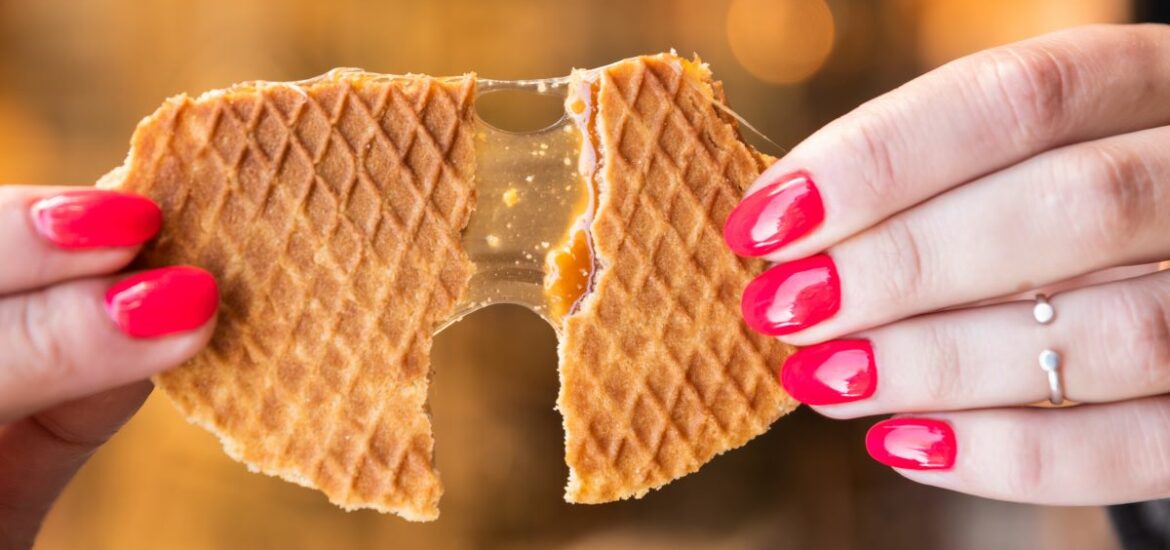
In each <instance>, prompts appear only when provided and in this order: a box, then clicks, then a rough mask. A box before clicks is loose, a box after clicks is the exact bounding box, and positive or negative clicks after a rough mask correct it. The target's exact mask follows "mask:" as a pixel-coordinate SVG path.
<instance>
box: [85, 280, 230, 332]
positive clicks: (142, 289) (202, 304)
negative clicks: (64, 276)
mask: <svg viewBox="0 0 1170 550" xmlns="http://www.w3.org/2000/svg"><path fill="white" fill-rule="evenodd" d="M218 304H219V288H218V287H217V286H216V284H215V277H212V276H211V274H210V273H208V272H206V271H204V270H202V269H199V268H197V267H189V266H178V267H164V268H161V269H153V270H151V271H146V272H143V273H139V274H137V275H133V276H130V277H127V278H125V279H123V280H121V281H119V282H118V283H116V284H115V285H114V286H112V287H110V289H109V290H107V291H106V313H108V314H109V316H110V319H113V320H114V323H116V324H117V325H118V328H119V329H121V330H122V332H125V333H126V334H128V335H130V336H133V337H135V338H152V337H155V336H163V335H166V334H174V333H176V332H186V331H188V330H192V329H195V328H198V327H200V326H202V325H203V323H206V322H207V321H209V320H210V319H211V317H212V316H213V315H215V310H216V307H217V306H218Z"/></svg>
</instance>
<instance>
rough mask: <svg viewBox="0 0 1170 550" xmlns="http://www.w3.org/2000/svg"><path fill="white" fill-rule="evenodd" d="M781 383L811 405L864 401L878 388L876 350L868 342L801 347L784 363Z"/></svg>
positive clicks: (797, 397) (841, 342) (799, 399)
mask: <svg viewBox="0 0 1170 550" xmlns="http://www.w3.org/2000/svg"><path fill="white" fill-rule="evenodd" d="M780 383H781V384H782V385H783V386H784V389H785V390H786V391H787V392H788V393H789V394H790V395H792V397H794V398H796V400H797V401H800V402H802V403H807V404H809V405H836V404H838V403H848V402H850V401H859V400H861V399H865V398H867V397H869V396H871V395H873V392H874V390H875V389H877V371H876V369H875V368H874V361H873V347H872V346H871V345H870V343H869V341H868V340H832V341H829V342H825V343H823V344H817V345H815V346H808V347H806V348H801V349H800V350H799V351H797V352H796V353H794V354H792V356H791V357H789V358H788V360H787V361H785V362H784V367H783V368H781V369H780Z"/></svg>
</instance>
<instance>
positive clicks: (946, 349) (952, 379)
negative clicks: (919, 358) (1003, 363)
mask: <svg viewBox="0 0 1170 550" xmlns="http://www.w3.org/2000/svg"><path fill="white" fill-rule="evenodd" d="M956 345H957V340H956V335H955V334H954V332H953V331H952V330H950V329H949V328H947V327H946V326H945V325H942V324H940V323H931V324H930V325H929V328H928V329H927V331H926V333H925V334H924V339H923V346H924V348H923V349H924V351H925V354H924V355H925V356H926V358H927V360H928V361H929V363H927V364H926V369H925V372H924V373H923V374H924V376H923V379H922V386H921V388H922V392H923V397H924V398H925V399H926V400H927V402H926V403H923V405H929V406H938V404H940V403H956V402H958V400H960V399H961V398H962V396H963V393H962V390H963V388H964V387H965V386H966V384H964V382H963V380H962V377H963V374H962V368H961V365H960V364H959V353H958V350H957V347H956Z"/></svg>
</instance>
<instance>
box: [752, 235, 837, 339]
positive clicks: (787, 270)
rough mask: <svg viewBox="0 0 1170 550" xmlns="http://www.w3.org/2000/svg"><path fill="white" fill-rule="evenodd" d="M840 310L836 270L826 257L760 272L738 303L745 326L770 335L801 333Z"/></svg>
mask: <svg viewBox="0 0 1170 550" xmlns="http://www.w3.org/2000/svg"><path fill="white" fill-rule="evenodd" d="M840 307H841V285H840V282H839V281H838V280H837V267H836V266H835V265H834V264H833V259H832V258H830V257H829V256H828V255H826V254H818V255H816V256H811V257H808V258H804V259H802V260H796V261H793V262H788V263H783V264H779V265H776V266H774V267H772V268H771V269H769V270H767V271H765V272H763V273H761V274H760V275H759V276H758V277H756V278H755V280H753V281H752V282H750V283H748V285H747V288H745V289H744V291H743V300H742V301H741V302H740V308H741V309H742V311H743V318H744V321H746V322H747V324H748V326H750V327H752V329H753V330H755V331H757V332H760V333H763V334H770V335H772V336H780V335H784V334H791V333H793V332H798V331H801V330H804V329H806V328H808V327H811V326H813V325H815V324H817V323H819V322H821V321H824V320H825V319H828V318H829V317H832V316H833V315H834V314H835V313H837V310H838V309H839V308H840Z"/></svg>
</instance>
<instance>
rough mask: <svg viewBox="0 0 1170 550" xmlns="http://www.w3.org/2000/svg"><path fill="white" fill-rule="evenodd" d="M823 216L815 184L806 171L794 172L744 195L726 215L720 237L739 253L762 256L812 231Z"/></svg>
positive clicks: (819, 195) (823, 209)
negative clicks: (725, 221)
mask: <svg viewBox="0 0 1170 550" xmlns="http://www.w3.org/2000/svg"><path fill="white" fill-rule="evenodd" d="M824 219H825V207H824V205H823V204H822V203H821V194H820V193H819V192H817V186H816V184H815V183H813V180H812V178H811V177H809V175H808V173H806V172H803V171H802V172H794V173H791V174H787V175H784V176H781V177H780V178H778V179H777V180H776V181H775V182H772V183H770V184H768V185H767V186H765V187H763V188H762V189H760V190H759V191H756V192H755V193H752V194H751V195H748V196H747V197H744V199H743V200H742V201H740V203H739V204H738V205H737V206H736V207H735V209H734V210H732V211H731V214H730V215H728V216H727V223H725V224H724V225H723V240H724V241H726V242H727V246H728V247H730V248H731V250H732V251H733V252H735V253H736V254H739V255H740V256H763V255H765V254H768V253H770V252H773V251H775V250H777V249H779V248H780V247H782V246H784V245H786V244H788V243H790V242H792V241H794V240H796V239H797V238H799V237H801V236H803V235H804V234H806V233H808V232H809V231H812V229H813V228H814V227H816V226H818V225H820V223H821V222H822V221H824Z"/></svg>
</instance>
